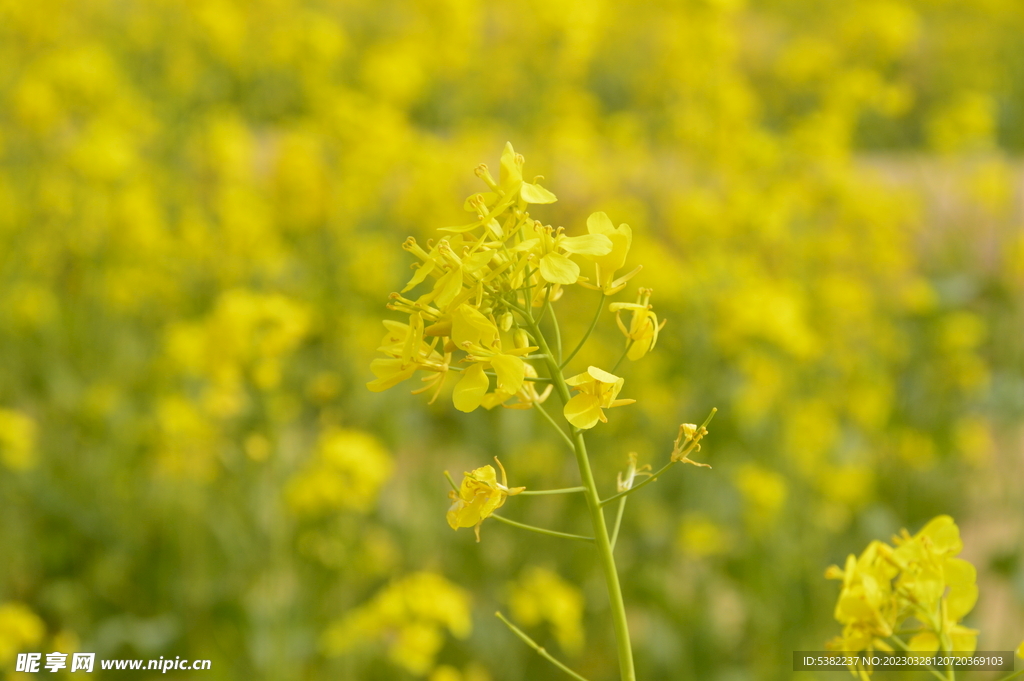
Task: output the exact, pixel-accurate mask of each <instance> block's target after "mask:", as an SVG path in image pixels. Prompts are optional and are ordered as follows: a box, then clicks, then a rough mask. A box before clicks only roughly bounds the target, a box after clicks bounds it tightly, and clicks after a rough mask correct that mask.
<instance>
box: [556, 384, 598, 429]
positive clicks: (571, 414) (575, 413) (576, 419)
mask: <svg viewBox="0 0 1024 681" xmlns="http://www.w3.org/2000/svg"><path fill="white" fill-rule="evenodd" d="M562 413H563V414H564V415H565V419H566V420H567V421H568V422H569V423H571V424H572V425H574V426H576V427H577V428H583V429H586V428H593V427H594V426H595V425H597V422H598V421H600V420H601V400H600V399H599V398H598V397H597V396H596V395H587V394H585V393H583V394H580V395H577V396H576V397H574V398H572V399H571V400H569V401H568V402H567V403H566V405H565V409H563V410H562Z"/></svg>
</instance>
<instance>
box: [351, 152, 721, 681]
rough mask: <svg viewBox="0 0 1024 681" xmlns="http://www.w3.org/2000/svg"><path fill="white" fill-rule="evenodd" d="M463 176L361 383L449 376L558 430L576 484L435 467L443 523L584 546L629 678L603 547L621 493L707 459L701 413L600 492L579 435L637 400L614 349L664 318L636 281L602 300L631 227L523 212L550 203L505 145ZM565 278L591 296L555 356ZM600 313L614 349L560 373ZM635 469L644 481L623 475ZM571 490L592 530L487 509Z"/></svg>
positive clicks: (608, 547)
mask: <svg viewBox="0 0 1024 681" xmlns="http://www.w3.org/2000/svg"><path fill="white" fill-rule="evenodd" d="M476 175H477V176H478V177H479V178H480V179H481V180H483V182H484V183H485V184H486V185H487V188H488V191H487V192H483V193H479V194H474V195H472V196H470V197H469V198H468V199H466V202H465V204H464V207H465V209H466V210H467V211H469V212H470V213H472V214H473V216H474V217H473V219H472V221H470V222H469V223H468V224H465V225H460V226H456V227H446V228H443V229H441V230H440V231H441V232H442V233H443V234H444V236H443V237H441V238H440V239H438V240H436V241H434V240H431V241H428V242H427V243H426V244H425V247H424V246H421V245H420V244H418V243H417V242H416V240H415V239H413V238H411V237H410V238H409V239H407V240H406V242H405V244H403V248H405V250H407V251H409V252H410V253H411V254H413V255H414V256H415V257H416V258H417V259H418V262H416V263H415V265H414V266H413V267H414V272H413V275H412V277H411V279H410V280H409V282H408V284H407V285H406V286H405V288H404V289H403V290H402V292H401V293H393V294H391V297H390V302H389V303H388V308H389V309H391V310H394V311H396V312H400V313H403V314H405V315H407V317H408V322H397V321H392V320H386V321H385V322H384V326H385V328H386V330H387V332H386V334H385V336H384V339H383V341H382V342H381V345H380V347H379V348H378V351H379V352H380V353H381V354H382V355H383V356H382V357H380V358H378V359H375V360H373V362H372V363H371V365H370V369H371V371H372V372H373V374H374V376H375V377H376V378H375V380H373V381H370V382H369V383H368V384H367V387H368V388H369V389H370V390H373V391H381V390H386V389H388V388H391V387H393V386H395V385H397V384H399V383H402V382H404V381H406V380H409V379H412V378H413V377H414V376H415V375H416V374H417V373H420V374H422V379H421V380H422V383H423V386H421V387H419V388H417V389H415V390H413V392H414V393H422V392H430V393H431V394H432V398H431V401H433V400H434V399H436V398H437V397H438V395H439V394H440V392H441V390H442V388H443V387H444V385H445V383H446V381H447V380H448V377H449V376H450V375H455V376H456V378H454V379H453V380H454V384H453V386H452V403H453V405H454V406H455V408H456V409H458V410H459V411H463V412H472V411H475V410H476V409H479V408H480V407H483V408H484V409H494V408H496V407H499V406H500V407H504V408H509V409H534V410H536V412H537V413H538V414H539V415H540V417H541V418H542V419H543V420H544V421H545V422H547V423H548V424H549V425H550V426H551V427H552V428H553V429H554V430H555V431H556V432H557V435H558V437H559V438H560V439H561V440H562V441H563V442H564V443H565V444H566V445H567V446H568V447H569V448H570V449H571V450H572V452H573V456H574V457H575V459H576V463H577V467H578V469H579V474H580V483H581V484H580V485H579V486H576V487H570V488H564V489H551V490H527V489H525V488H523V487H509V486H508V480H507V476H506V473H505V468H504V466H502V464H501V463H500V462H498V467H499V469H500V470H501V482H499V481H498V476H497V472H496V471H495V469H494V468H493V467H491V466H489V465H487V466H481V467H479V468H477V469H475V470H473V471H471V472H467V473H465V474H464V477H463V479H462V481H461V483H458V484H457V483H456V482H455V480H453V479H452V478H451V476H450V475H448V474H447V472H446V475H448V479H449V482H450V483H451V486H452V488H453V490H452V492H451V493H450V497H451V499H452V504H451V507H450V509H449V510H448V514H447V520H448V524H449V525H450V526H451V527H452V528H453V529H455V530H458V529H459V528H468V527H472V528H473V529H474V532H475V533H476V537H477V541H479V540H480V528H481V525H482V524H483V522H484V521H485V520H487V519H488V518H494V519H496V520H498V521H500V522H502V523H504V524H507V525H510V526H514V527H517V528H519V529H524V530H527V531H532V532H537V533H541V534H545V535H548V536H555V537H559V538H563V539H571V540H577V541H582V542H585V543H587V544H590V545H592V546H593V549H592V550H594V552H595V557H596V559H597V563H598V564H599V566H600V568H601V571H602V573H603V575H604V579H605V585H606V587H607V591H608V598H609V603H610V606H611V616H612V625H613V628H614V632H615V640H616V646H617V651H618V660H619V675H620V678H621V680H622V681H635V680H636V671H635V668H634V664H633V652H632V647H631V645H630V639H629V627H628V625H627V621H626V609H625V603H624V602H623V597H622V587H621V583H620V580H619V574H618V571H617V569H616V565H615V558H614V554H613V550H614V546H615V542H616V540H617V538H618V533H619V528H620V527H621V522H622V517H623V513H624V511H625V503H626V496H627V495H629V494H631V493H633V492H635V491H637V490H639V489H641V488H642V487H644V486H645V485H647V484H648V483H650V482H652V481H653V480H655V479H657V477H658V476H659V475H661V474H662V473H663V472H665V471H666V470H667V469H668V468H669V467H671V466H672V465H673V464H675V463H690V464H693V465H695V466H704V467H708V466H707V464H699V463H697V462H695V461H693V460H692V459H690V458H689V455H690V454H692V453H694V452H697V451H699V450H700V444H699V443H700V440H701V439H702V438H703V437H704V436H705V435H706V434H707V424H708V422H709V421H710V420H711V416H713V415H714V411H712V414H711V416H709V417H708V419H707V420H706V421H705V422H704V424H703V425H701V426H699V427H698V426H696V425H694V424H683V425H682V426H680V429H679V437H678V438H677V439H676V441H675V442H674V443H673V447H672V451H671V453H670V455H669V457H668V462H667V463H666V464H665V466H664V467H663V468H661V469H660V470H659V471H657V472H656V473H651V472H650V470H651V469H650V466H649V465H644V466H640V467H637V455H636V454H635V453H630V454H629V468H628V469H627V473H626V478H625V479H623V478H622V476H621V475H619V478H618V484H617V487H616V492H615V493H613V494H612V495H611V496H609V497H608V498H606V499H602V498H601V495H600V494H599V492H598V483H597V477H596V476H595V473H594V471H593V469H592V468H591V464H590V458H589V456H588V454H587V444H586V439H585V435H586V433H587V431H589V430H590V429H592V428H594V427H596V426H597V425H598V424H599V423H607V421H608V418H609V417H608V414H607V413H606V411H607V410H610V409H612V408H615V407H622V406H627V405H630V404H633V403H634V402H635V401H636V400H634V399H632V398H628V397H619V395H620V393H621V392H622V391H623V389H624V386H625V380H626V379H625V378H623V377H621V376H617V375H616V374H615V373H614V372H615V371H617V370H618V366H619V364H621V362H622V359H626V358H628V359H630V360H631V361H637V360H640V359H641V358H643V357H644V356H645V355H646V354H647V353H648V352H650V351H651V350H653V349H654V347H655V344H656V343H657V340H658V334H659V332H660V331H661V329H662V328H663V327H664V326H665V322H664V320H662V321H661V322H659V320H658V317H657V315H656V314H655V313H654V311H653V305H652V304H651V302H650V300H651V293H652V291H651V289H643V288H642V289H640V291H639V294H638V297H637V299H636V302H635V303H629V302H612V303H610V304H607V305H606V303H605V299H606V298H607V297H610V296H614V295H615V294H617V293H619V292H620V291H622V290H623V289H624V288H625V287H626V285H627V283H628V281H629V280H630V279H631V278H632V277H633V276H635V275H636V274H637V273H638V272H639V271H640V270H641V267H640V266H636V267H634V268H633V269H632V270H630V271H629V272H628V273H626V274H624V275H622V276H617V272H618V271H619V270H620V269H622V268H624V267H625V265H626V261H627V259H628V256H629V249H630V246H631V244H632V239H633V234H632V231H631V230H630V228H629V226H628V225H619V226H618V227H615V226H614V224H613V223H612V221H611V219H610V218H609V217H608V216H607V215H606V214H605V213H600V212H599V213H594V214H592V215H591V216H590V217H589V218H588V219H587V230H586V233H581V234H575V235H573V234H569V233H567V231H566V230H565V229H564V228H562V227H558V228H555V227H552V226H551V225H545V224H543V223H541V222H540V221H538V220H536V219H534V218H533V217H532V216H531V215H530V213H529V212H528V210H527V209H528V207H529V205H530V204H548V203H553V202H555V201H556V200H557V199H556V197H555V195H554V194H553V193H551V192H550V191H549V190H547V189H546V188H544V187H543V186H541V185H540V184H539V183H538V182H537V179H540V178H537V179H535V180H534V182H526V181H525V180H524V179H523V157H522V156H521V155H519V154H516V153H515V151H514V150H513V148H512V145H511V144H506V145H505V150H504V152H503V153H502V156H501V163H500V173H499V179H498V180H497V181H496V180H495V179H494V178H493V176H492V175H491V173H490V171H489V170H488V168H487V167H486V166H485V165H480V166H478V167H477V169H476ZM586 261H589V263H590V264H591V265H592V266H593V272H594V278H593V279H589V278H588V277H586V276H583V274H582V273H583V271H584V268H583V267H582V266H581V263H582V264H586ZM573 285H580V286H583V287H586V288H590V289H593V290H595V291H597V292H598V294H599V300H598V306H597V310H596V311H595V312H594V316H593V319H592V321H591V323H590V326H589V328H588V330H587V332H586V334H585V335H584V336H583V338H582V339H581V340H580V341H579V343H577V344H576V346H575V347H574V349H573V350H572V351H571V352H570V353H568V354H567V355H565V356H563V352H562V335H561V330H560V328H559V325H558V319H557V317H556V315H555V309H554V305H555V304H556V303H557V302H558V301H559V299H560V298H561V297H562V295H563V293H564V291H565V287H567V286H573ZM414 289H418V290H421V291H422V293H420V294H419V295H418V297H416V298H410V297H406V296H405V294H406V293H409V292H410V291H413V290H414ZM605 309H607V310H608V311H610V312H615V313H616V324H617V325H618V328H619V329H620V330H621V331H622V333H623V334H624V335H625V337H626V345H625V350H624V351H623V356H622V358H621V359H620V360H619V362H618V363H616V365H615V366H614V367H612V368H611V370H610V371H609V370H606V369H604V368H601V367H598V366H589V367H588V368H587V370H586V371H584V372H582V373H578V374H575V375H572V376H566V375H565V373H564V369H565V367H566V366H567V365H568V363H569V362H570V361H571V360H572V359H573V358H575V357H576V356H577V355H578V354H579V353H580V352H581V351H583V350H584V348H585V346H586V343H587V341H588V340H589V338H590V337H591V334H592V332H593V331H594V329H595V328H596V326H597V324H598V322H599V321H600V318H601V313H602V312H603V311H604V310H605ZM623 311H626V312H630V313H631V315H632V316H631V319H630V320H629V323H628V324H627V323H625V322H623V320H622V318H621V314H622V312H623ZM552 395H555V396H557V399H558V401H559V402H560V404H561V412H560V414H559V413H558V412H551V411H549V410H548V408H547V407H546V406H545V405H546V403H547V402H548V400H549V398H550V397H551V396H552ZM558 416H560V417H561V418H558ZM637 477H646V478H647V479H645V480H643V481H642V482H639V483H637V484H635V485H634V480H635V479H636V478H637ZM574 493H579V494H582V495H583V496H584V498H585V499H586V501H587V509H588V514H589V517H590V523H591V529H592V535H591V536H582V535H575V534H569V533H566V532H560V531H558V530H553V529H548V528H539V527H533V526H530V525H525V524H523V523H519V522H515V521H512V520H510V519H508V518H503V517H502V516H500V515H497V514H496V511H497V510H498V509H499V508H501V506H502V505H503V504H504V503H505V502H506V500H507V499H508V497H510V496H522V497H527V496H531V495H539V494H574ZM611 501H618V505H617V508H616V512H615V521H614V525H613V527H612V529H611V530H610V531H609V527H608V524H607V522H606V519H605V514H604V507H605V506H606V505H607V504H608V503H610V502H611ZM498 617H499V618H500V619H501V620H502V621H503V622H505V623H506V624H507V625H508V626H509V628H510V629H511V630H512V632H513V633H514V634H515V635H516V636H518V637H519V638H521V639H523V640H524V641H525V642H526V643H527V644H528V645H530V647H532V648H533V649H534V650H536V651H537V652H538V654H540V655H541V656H542V657H544V658H545V659H548V660H549V661H551V662H552V663H553V664H554V665H555V666H557V667H558V668H559V669H561V670H563V671H565V672H566V673H567V674H569V675H570V676H571V677H573V678H576V679H583V677H582V676H580V675H579V674H578V673H576V672H574V671H572V670H571V669H569V668H568V667H567V666H566V665H564V664H563V663H562V662H560V661H558V660H556V659H555V658H554V657H553V656H552V655H551V654H550V653H548V652H547V651H546V650H544V649H543V648H542V647H540V646H539V645H537V644H536V643H535V642H534V641H533V640H532V639H530V638H529V636H527V635H526V634H525V633H524V632H523V631H522V630H521V629H519V628H518V627H516V626H515V625H514V624H512V622H511V621H509V620H508V619H507V618H506V617H504V616H503V615H501V614H500V613H499V614H498Z"/></svg>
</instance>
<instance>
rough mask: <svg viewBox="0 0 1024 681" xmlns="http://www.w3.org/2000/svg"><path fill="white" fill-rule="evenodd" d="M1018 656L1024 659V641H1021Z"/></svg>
mask: <svg viewBox="0 0 1024 681" xmlns="http://www.w3.org/2000/svg"><path fill="white" fill-rule="evenodd" d="M1017 657H1019V658H1020V659H1022V660H1024V641H1021V642H1020V645H1019V646H1017Z"/></svg>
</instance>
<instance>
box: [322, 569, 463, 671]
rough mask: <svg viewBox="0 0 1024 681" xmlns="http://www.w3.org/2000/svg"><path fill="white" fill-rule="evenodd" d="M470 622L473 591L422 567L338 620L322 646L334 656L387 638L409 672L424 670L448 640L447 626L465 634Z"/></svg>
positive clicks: (393, 658) (390, 649)
mask: <svg viewBox="0 0 1024 681" xmlns="http://www.w3.org/2000/svg"><path fill="white" fill-rule="evenodd" d="M471 628H472V622H471V619H470V600H469V594H467V593H466V592H465V591H463V590H462V589H460V588H459V587H457V586H455V585H454V584H452V583H451V582H449V581H448V580H446V579H445V578H444V577H442V576H440V575H438V574H435V573H432V572H417V573H414V574H411V575H408V576H406V577H403V578H401V579H399V580H396V581H394V582H392V583H391V584H389V585H387V586H386V587H384V588H383V589H381V590H380V591H379V592H378V593H377V594H376V595H375V596H374V597H373V598H372V599H370V600H369V601H368V602H367V603H365V604H363V605H361V606H359V607H357V608H355V609H354V610H352V611H350V612H348V613H347V614H346V615H345V616H344V617H342V618H341V619H339V620H337V621H336V622H334V623H333V624H332V625H331V626H330V627H329V628H328V629H327V630H326V631H325V632H324V633H323V635H322V637H321V639H320V647H321V649H322V650H323V652H324V654H326V655H330V656H334V655H343V654H345V653H347V652H349V651H351V650H353V649H361V648H364V647H365V646H366V644H367V643H370V642H384V643H386V644H387V653H388V657H389V658H390V659H391V661H392V662H394V663H395V664H396V665H398V666H400V667H402V668H403V669H405V670H406V671H408V672H409V673H410V674H415V675H425V674H427V673H428V672H429V671H430V670H431V669H432V668H433V666H434V661H435V659H436V657H437V653H438V652H439V651H440V650H441V646H443V645H444V632H445V630H447V631H448V632H449V633H450V634H451V635H453V636H455V637H456V638H466V637H467V636H469V633H470V631H471Z"/></svg>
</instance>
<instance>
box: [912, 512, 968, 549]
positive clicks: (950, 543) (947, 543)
mask: <svg viewBox="0 0 1024 681" xmlns="http://www.w3.org/2000/svg"><path fill="white" fill-rule="evenodd" d="M917 536H919V537H928V538H929V539H931V540H932V544H933V545H934V547H935V549H936V550H937V551H938V552H939V553H948V554H950V555H954V556H955V555H956V554H958V553H960V551H961V550H962V549H963V547H964V545H963V542H962V541H960V528H958V527H957V526H956V523H954V522H953V519H952V518H950V517H949V516H948V515H940V516H939V517H937V518H934V519H932V520H931V521H929V522H928V524H927V525H925V526H924V527H923V528H922V529H921V531H920V532H918V533H917Z"/></svg>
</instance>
